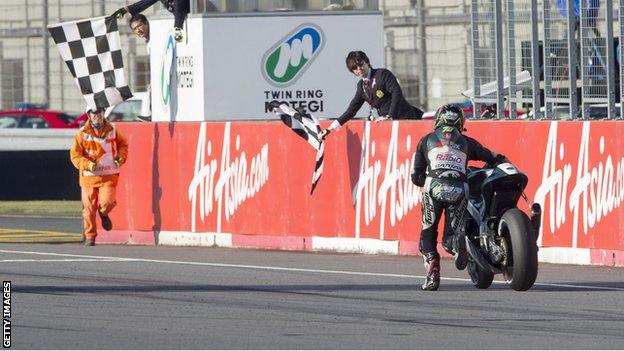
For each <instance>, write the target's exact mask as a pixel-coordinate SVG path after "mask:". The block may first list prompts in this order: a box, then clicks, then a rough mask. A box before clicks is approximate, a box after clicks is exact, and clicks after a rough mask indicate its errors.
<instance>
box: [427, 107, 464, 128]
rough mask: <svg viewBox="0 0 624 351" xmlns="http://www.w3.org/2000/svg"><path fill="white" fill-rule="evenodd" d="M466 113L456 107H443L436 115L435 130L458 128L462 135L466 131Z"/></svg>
mask: <svg viewBox="0 0 624 351" xmlns="http://www.w3.org/2000/svg"><path fill="white" fill-rule="evenodd" d="M465 122H466V117H464V111H463V110H462V109H461V108H459V107H458V106H456V105H450V104H448V105H442V106H440V107H439V108H438V110H437V111H436V113H435V120H434V125H433V129H438V128H440V127H451V128H456V129H457V131H459V132H460V133H461V132H463V131H464V123H465Z"/></svg>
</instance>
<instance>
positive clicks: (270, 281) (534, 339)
mask: <svg viewBox="0 0 624 351" xmlns="http://www.w3.org/2000/svg"><path fill="white" fill-rule="evenodd" d="M0 220H2V219H0ZM5 223H7V222H2V225H0V227H3V226H4V224H5ZM423 274H424V269H423V267H422V263H421V260H420V258H418V257H411V256H410V257H408V256H374V255H347V254H313V253H295V252H278V251H260V250H233V249H222V248H199V247H143V246H105V245H101V246H95V247H85V246H82V245H79V244H61V245H58V244H57V245H50V244H7V243H0V277H1V278H2V280H3V281H6V280H10V281H11V283H12V295H11V302H12V305H11V309H12V316H11V323H12V336H11V337H12V348H15V349H50V348H52V349H198V348H201V349H267V348H268V349H440V348H443V349H536V348H539V349H621V348H622V345H624V279H623V278H624V269H622V268H605V267H588V266H569V265H567V266H566V265H552V264H542V265H540V273H539V276H538V282H537V284H536V285H535V286H534V287H533V289H532V290H530V291H528V292H515V291H512V290H511V289H509V288H508V287H507V286H506V285H505V284H504V283H501V282H495V283H494V284H493V286H492V287H491V288H490V289H488V290H477V289H476V288H474V287H473V286H472V285H471V283H470V282H469V280H468V279H466V278H467V274H466V272H458V271H456V270H455V268H453V264H452V262H451V261H450V260H443V263H442V275H443V280H442V285H441V288H440V290H439V291H436V292H424V291H420V289H419V285H420V283H421V281H422V279H423ZM496 278H497V280H498V279H500V276H497V277H496Z"/></svg>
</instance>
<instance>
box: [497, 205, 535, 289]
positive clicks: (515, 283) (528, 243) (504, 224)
mask: <svg viewBox="0 0 624 351" xmlns="http://www.w3.org/2000/svg"><path fill="white" fill-rule="evenodd" d="M498 234H499V235H500V237H501V238H502V240H503V241H504V242H503V243H502V244H503V246H504V247H505V263H504V264H503V265H502V267H501V268H502V270H503V276H504V277H505V280H506V281H507V284H509V285H510V286H511V288H512V289H514V290H516V291H525V290H528V289H530V288H531V287H532V286H533V284H534V283H535V279H536V278H537V244H536V243H535V234H534V233H533V226H531V221H530V220H529V217H528V216H527V215H526V214H525V213H524V212H522V211H520V210H519V209H517V208H512V209H509V210H507V211H506V212H505V213H504V214H503V216H502V217H501V220H500V222H499V225H498Z"/></svg>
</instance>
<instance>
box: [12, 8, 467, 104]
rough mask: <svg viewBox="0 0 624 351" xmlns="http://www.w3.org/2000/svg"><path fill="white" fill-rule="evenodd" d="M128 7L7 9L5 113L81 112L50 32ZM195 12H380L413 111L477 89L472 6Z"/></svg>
mask: <svg viewBox="0 0 624 351" xmlns="http://www.w3.org/2000/svg"><path fill="white" fill-rule="evenodd" d="M128 3H132V1H125V0H4V1H2V2H1V3H0V12H1V13H2V14H3V15H2V17H1V18H0V77H1V79H0V108H2V109H8V108H13V107H14V106H15V104H16V103H18V102H23V101H29V102H35V103H46V104H48V106H49V107H50V108H53V109H57V110H64V111H73V112H78V111H81V110H82V109H83V101H82V97H81V96H80V94H79V93H78V90H77V89H76V86H75V83H74V82H73V80H72V78H71V76H70V75H69V74H67V68H66V66H65V64H64V63H63V62H62V61H61V60H60V57H59V55H58V53H57V51H56V48H55V47H54V43H53V42H52V40H51V39H50V38H49V36H48V34H47V31H45V30H44V29H45V27H46V25H47V24H51V23H58V22H64V21H69V20H74V19H78V18H89V17H97V16H101V15H109V14H111V13H112V12H114V11H115V10H116V9H117V8H119V7H121V6H124V5H127V4H128ZM191 8H192V12H195V13H201V12H213V13H214V12H247V13H263V12H270V11H323V10H325V11H331V10H334V11H358V10H380V11H382V12H383V14H384V31H385V42H384V47H385V50H386V57H385V60H386V64H385V66H386V67H387V68H389V69H391V70H392V71H393V72H395V74H396V75H397V77H398V79H399V80H400V82H401V86H402V88H403V89H404V95H405V96H406V98H407V99H408V100H409V101H410V102H411V103H412V104H416V105H419V106H423V107H425V108H427V109H433V108H435V106H437V105H439V104H441V103H445V102H453V101H459V100H461V99H462V97H461V96H460V92H461V91H464V90H466V89H469V88H470V87H471V82H472V80H471V79H472V78H471V47H470V11H469V9H470V1H469V0H436V1H432V0H427V1H422V2H418V1H414V0H372V1H367V0H355V1H352V0H344V1H335V0H332V1H329V0H288V1H263V0H237V1H232V0H228V1H226V0H194V2H192V3H191ZM144 14H145V15H146V16H147V17H148V18H149V17H152V16H160V15H162V14H167V12H166V11H162V9H161V8H160V4H159V3H158V4H157V5H155V6H153V7H151V8H149V9H148V10H146V11H145V12H144ZM191 16H192V14H191ZM127 19H128V18H124V21H126V20H127ZM120 34H121V40H122V46H123V48H124V60H125V66H126V67H127V74H128V80H129V85H130V87H131V88H132V89H133V91H145V90H146V88H147V85H148V82H149V60H148V56H147V49H146V47H145V43H144V42H143V41H142V40H139V39H138V38H136V36H134V35H133V34H132V32H131V31H130V29H129V27H128V26H127V25H125V24H124V25H120ZM336 64H340V63H339V62H337V63H336ZM373 64H375V63H373Z"/></svg>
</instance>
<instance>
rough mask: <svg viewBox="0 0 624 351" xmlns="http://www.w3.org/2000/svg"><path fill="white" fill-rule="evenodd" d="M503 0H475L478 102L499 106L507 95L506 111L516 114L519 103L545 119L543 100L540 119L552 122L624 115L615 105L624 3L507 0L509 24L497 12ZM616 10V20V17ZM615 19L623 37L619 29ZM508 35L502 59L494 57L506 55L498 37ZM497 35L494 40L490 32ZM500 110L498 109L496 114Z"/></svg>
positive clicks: (473, 19) (607, 1)
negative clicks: (497, 54) (551, 119)
mask: <svg viewBox="0 0 624 351" xmlns="http://www.w3.org/2000/svg"><path fill="white" fill-rule="evenodd" d="M498 1H499V0H472V13H471V17H472V33H473V38H472V44H473V52H474V54H473V57H474V65H473V74H474V79H473V87H474V88H473V89H474V101H475V103H476V105H478V103H490V104H493V103H497V104H499V106H500V101H501V97H504V98H505V99H506V101H507V103H508V104H507V106H506V108H508V109H509V110H510V112H509V113H506V115H509V116H511V117H512V118H513V117H514V115H515V111H516V110H517V109H518V106H520V109H521V110H522V109H524V108H525V107H531V109H532V110H533V111H532V113H531V114H530V115H532V116H534V117H541V116H542V104H543V105H544V106H543V110H544V111H543V112H544V113H543V116H544V117H545V118H549V119H550V118H555V119H576V118H584V119H597V118H621V115H622V114H621V113H619V112H620V111H621V106H619V109H616V103H617V102H618V101H620V100H621V95H622V93H621V91H622V83H621V74H620V72H621V71H622V69H621V68H622V57H623V56H622V53H621V48H620V45H619V43H620V42H622V40H621V39H622V34H623V33H624V27H623V25H622V10H621V9H623V8H624V1H622V0H620V2H619V4H614V3H613V2H612V1H611V0H580V1H579V0H543V1H541V3H539V2H538V1H537V0H506V3H505V4H506V15H507V18H506V22H505V23H501V22H503V21H502V20H500V19H499V18H498V17H497V16H496V15H497V13H498V10H497V9H498V7H499V5H498ZM493 9H494V14H493V13H492V11H493ZM618 10H619V13H620V16H619V17H618V16H616V15H615V14H616V11H618ZM540 17H541V21H539V18H540ZM492 19H493V20H494V23H492V22H491V21H492ZM618 19H619V22H620V23H619V24H620V25H619V27H620V30H619V33H618V35H619V36H620V38H617V35H615V34H614V32H615V31H614V27H615V24H616V23H617V20H618ZM540 22H541V23H540ZM540 24H541V28H540ZM500 26H503V27H504V29H505V31H501V30H500V29H498V28H500ZM492 28H494V30H493V29H492ZM503 32H506V34H507V40H506V47H507V51H505V52H506V58H505V60H504V61H503V62H501V60H500V59H498V58H497V59H494V58H493V57H495V56H494V54H493V53H492V51H495V52H496V53H499V54H500V53H501V52H503V46H502V45H500V44H499V43H498V42H497V40H500V37H501V36H502V35H503V34H502V33H503ZM492 33H494V35H496V39H495V40H493V39H491V38H490V37H489V35H492ZM540 38H541V40H540ZM616 39H619V40H616ZM518 60H519V61H520V62H518ZM503 67H506V68H507V69H506V70H505V77H501V75H500V74H498V73H497V74H496V76H494V72H499V71H500V69H502V68H503ZM618 80H619V82H618ZM488 93H490V94H491V95H488ZM492 95H494V96H496V97H498V99H495V98H494V96H492ZM542 96H543V102H542V99H541V97H542ZM581 104H582V105H581ZM579 106H582V109H579ZM500 114H501V109H500V107H499V108H498V109H497V111H496V113H495V114H494V116H500Z"/></svg>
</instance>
